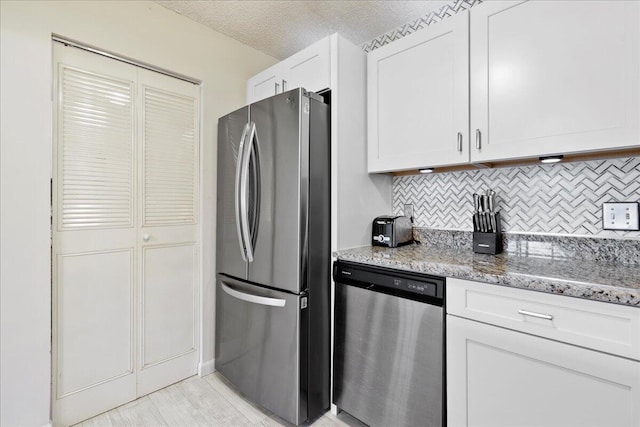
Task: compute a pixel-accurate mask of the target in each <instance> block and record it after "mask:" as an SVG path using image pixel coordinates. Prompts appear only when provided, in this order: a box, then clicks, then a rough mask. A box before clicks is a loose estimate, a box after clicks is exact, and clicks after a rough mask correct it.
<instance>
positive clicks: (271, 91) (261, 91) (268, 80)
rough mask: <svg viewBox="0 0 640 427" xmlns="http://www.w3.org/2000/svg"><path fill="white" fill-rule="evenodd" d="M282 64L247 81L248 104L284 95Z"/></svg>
mask: <svg viewBox="0 0 640 427" xmlns="http://www.w3.org/2000/svg"><path fill="white" fill-rule="evenodd" d="M281 71H282V68H281V67H280V64H276V65H274V66H273V67H270V68H267V69H266V70H264V71H262V72H261V73H259V74H256V75H255V76H253V77H251V78H250V79H249V80H248V81H247V104H252V103H254V102H256V101H260V100H261V99H265V98H268V97H270V96H273V95H276V94H278V93H282V72H281Z"/></svg>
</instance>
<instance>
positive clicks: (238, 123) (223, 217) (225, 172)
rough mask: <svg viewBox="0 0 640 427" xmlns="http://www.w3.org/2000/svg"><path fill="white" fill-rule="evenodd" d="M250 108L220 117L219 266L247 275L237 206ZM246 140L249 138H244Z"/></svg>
mask: <svg viewBox="0 0 640 427" xmlns="http://www.w3.org/2000/svg"><path fill="white" fill-rule="evenodd" d="M248 120H249V107H244V108H241V109H240V110H237V111H234V112H233V113H231V114H228V115H226V116H224V117H222V118H220V119H219V120H218V196H217V206H218V209H217V224H216V228H217V233H216V236H217V238H216V254H217V260H216V268H217V271H218V272H222V273H226V274H228V275H231V276H234V277H240V278H246V277H247V262H246V261H245V258H246V254H245V252H244V247H243V244H242V230H241V229H240V226H241V221H240V214H241V212H240V209H239V206H238V197H239V188H238V187H239V178H240V174H239V172H240V170H239V167H240V164H241V159H242V157H243V156H242V152H241V150H240V148H241V147H240V146H241V142H242V140H243V136H244V135H246V133H247V131H248V126H249V125H248ZM245 139H246V138H245Z"/></svg>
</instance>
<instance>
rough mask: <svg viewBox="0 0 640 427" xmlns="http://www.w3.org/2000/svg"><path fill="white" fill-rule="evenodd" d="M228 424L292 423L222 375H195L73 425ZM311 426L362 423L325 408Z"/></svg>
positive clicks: (264, 426) (267, 426)
mask: <svg viewBox="0 0 640 427" xmlns="http://www.w3.org/2000/svg"><path fill="white" fill-rule="evenodd" d="M120 426H144V427H156V426H170V427H174V426H184V427H190V426H216V427H218V426H220V427H222V426H225V427H226V426H228V427H245V426H253V427H279V426H286V427H289V426H291V424H289V423H287V422H286V421H284V420H282V419H280V418H278V417H277V416H275V415H273V414H271V413H269V412H267V411H265V410H263V409H260V408H258V407H256V406H254V405H253V404H252V403H250V402H249V401H247V400H246V399H245V398H244V397H242V396H241V395H239V394H238V392H237V391H236V390H235V389H234V388H233V386H231V385H230V384H229V383H228V382H227V381H226V380H225V379H224V378H223V377H222V376H221V375H219V374H218V373H214V374H211V375H207V376H206V377H203V378H200V377H198V376H194V377H191V378H187V379H186V380H184V381H181V382H179V383H176V384H173V385H171V386H169V387H167V388H163V389H162V390H158V391H156V392H155V393H152V394H150V395H148V396H144V397H141V398H140V399H138V400H135V401H133V402H130V403H127V404H126V405H123V406H120V407H118V408H115V409H112V410H111V411H109V412H105V413H104V414H101V415H98V416H97V417H94V418H90V419H88V420H86V421H84V422H82V423H80V424H76V427H120ZM312 426H313V427H362V426H364V424H362V423H360V422H359V421H358V420H356V419H355V418H353V417H350V416H349V415H347V414H345V413H341V414H340V415H338V417H336V416H334V415H333V414H331V413H329V412H327V413H326V414H324V415H323V416H322V417H320V418H319V419H318V420H316V421H315V422H314V423H313V424H312Z"/></svg>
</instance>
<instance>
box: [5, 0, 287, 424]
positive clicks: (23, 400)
mask: <svg viewBox="0 0 640 427" xmlns="http://www.w3.org/2000/svg"><path fill="white" fill-rule="evenodd" d="M0 19H1V21H0V31H1V33H0V55H1V56H0V80H1V82H0V94H1V104H0V113H1V115H0V128H1V130H0V132H1V133H0V137H1V139H0V140H1V147H0V148H1V149H0V176H1V180H0V213H1V216H0V278H1V282H0V283H1V289H0V291H1V292H0V297H1V301H0V310H1V311H0V316H1V341H0V357H1V365H0V378H1V384H0V393H1V396H0V397H1V400H0V425H2V426H42V425H45V424H47V423H48V422H49V406H50V364H51V361H50V360H51V359H50V331H51V325H50V313H51V312H50V305H51V291H50V286H51V285H50V283H51V282H50V250H49V179H50V177H51V166H52V165H51V152H52V117H51V114H52V113H51V112H52V108H51V76H52V71H51V69H52V61H51V50H52V48H51V35H52V33H55V34H59V35H61V36H64V37H68V38H71V39H74V40H78V41H81V42H83V43H87V44H90V45H93V46H97V47H100V48H102V49H105V50H109V51H113V52H117V53H119V54H122V55H125V56H128V57H131V58H135V59H137V60H140V61H144V62H147V63H150V64H153V65H156V66H159V67H162V68H166V69H169V70H172V71H175V72H178V73H181V74H184V75H188V76H191V77H195V78H198V79H200V80H202V81H203V98H202V100H203V103H202V104H203V135H202V137H203V152H202V157H201V158H202V162H203V174H202V175H203V176H202V178H203V215H202V218H201V220H202V223H203V236H202V238H203V254H202V259H203V284H204V289H203V322H204V325H203V335H204V337H205V340H204V343H203V348H202V360H203V361H205V362H207V361H210V360H212V359H213V334H214V331H213V321H214V319H213V309H214V306H215V305H214V301H213V298H214V297H213V293H214V289H215V287H214V284H215V281H214V280H215V270H214V260H215V253H214V251H215V244H214V242H215V240H214V239H215V235H214V233H215V164H216V139H217V134H216V132H217V119H218V117H220V116H222V115H224V114H225V113H227V112H229V111H232V110H233V109H235V108H239V107H241V106H242V105H243V104H244V100H245V90H246V86H245V83H246V80H247V78H248V77H250V76H252V75H253V74H255V73H257V72H258V71H260V70H262V69H264V68H266V67H268V66H270V65H271V64H273V63H275V62H276V61H275V59H274V58H271V57H269V56H267V55H265V54H263V53H261V52H258V51H256V50H254V49H251V48H249V47H247V46H245V45H243V44H241V43H239V42H236V41H234V40H231V39H229V38H227V37H225V36H223V35H221V34H218V33H216V32H214V31H212V30H210V29H207V28H206V27H204V26H201V25H199V24H196V23H194V22H192V21H190V20H188V19H186V18H184V17H182V16H180V15H178V14H176V13H173V12H170V11H168V10H166V9H164V8H162V7H160V6H159V5H157V4H154V3H151V2H148V1H123V2H117V1H102V2H98V1H61V2H59V1H42V2H40V1H5V0H2V1H1V2H0Z"/></svg>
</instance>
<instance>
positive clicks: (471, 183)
mask: <svg viewBox="0 0 640 427" xmlns="http://www.w3.org/2000/svg"><path fill="white" fill-rule="evenodd" d="M487 188H491V189H493V190H495V191H496V193H497V205H498V209H500V211H501V216H502V220H503V223H502V224H503V229H504V230H505V231H507V232H527V233H530V232H531V233H553V234H571V235H586V236H601V237H623V236H624V237H638V238H640V232H638V231H627V232H624V231H607V230H603V229H602V203H603V202H612V201H618V202H626V201H633V202H640V157H632V158H626V159H615V160H601V161H589V162H575V163H559V164H555V165H539V166H525V167H516V168H503V169H481V170H476V171H464V172H449V173H441V174H432V175H412V176H402V177H394V178H393V209H394V213H395V214H397V215H402V213H403V204H404V203H413V205H414V208H413V209H414V214H413V215H414V219H415V225H416V226H418V227H429V228H441V229H454V230H472V222H471V212H472V211H473V197H472V194H473V193H474V192H477V193H480V192H483V191H485V190H486V189H487Z"/></svg>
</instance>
